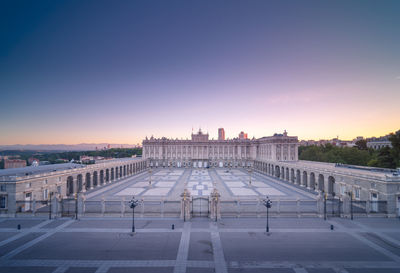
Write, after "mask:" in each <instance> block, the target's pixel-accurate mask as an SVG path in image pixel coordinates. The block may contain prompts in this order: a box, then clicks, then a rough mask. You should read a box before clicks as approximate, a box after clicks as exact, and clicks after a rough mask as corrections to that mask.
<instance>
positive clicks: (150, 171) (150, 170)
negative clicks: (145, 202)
mask: <svg viewBox="0 0 400 273" xmlns="http://www.w3.org/2000/svg"><path fill="white" fill-rule="evenodd" d="M151 173H152V169H151V167H150V169H149V175H150V177H149V187H150V188H151Z"/></svg>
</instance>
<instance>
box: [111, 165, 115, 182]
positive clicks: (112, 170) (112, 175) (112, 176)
mask: <svg viewBox="0 0 400 273" xmlns="http://www.w3.org/2000/svg"><path fill="white" fill-rule="evenodd" d="M111 181H114V168H111Z"/></svg>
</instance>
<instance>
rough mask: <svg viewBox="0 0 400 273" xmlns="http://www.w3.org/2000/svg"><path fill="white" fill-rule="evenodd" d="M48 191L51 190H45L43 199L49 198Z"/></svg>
mask: <svg viewBox="0 0 400 273" xmlns="http://www.w3.org/2000/svg"><path fill="white" fill-rule="evenodd" d="M48 192H49V191H48V189H44V190H43V200H47V198H48V197H49V196H48Z"/></svg>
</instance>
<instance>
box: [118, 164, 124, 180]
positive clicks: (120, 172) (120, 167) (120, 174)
mask: <svg viewBox="0 0 400 273" xmlns="http://www.w3.org/2000/svg"><path fill="white" fill-rule="evenodd" d="M122 175H123V172H122V166H119V178H121V177H122Z"/></svg>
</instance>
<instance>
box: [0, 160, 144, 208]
mask: <svg viewBox="0 0 400 273" xmlns="http://www.w3.org/2000/svg"><path fill="white" fill-rule="evenodd" d="M146 168H147V164H146V160H144V159H142V158H119V159H113V160H108V161H103V162H101V163H97V164H91V165H82V164H74V163H65V164H54V165H44V166H37V167H33V166H29V167H25V168H16V169H9V170H0V215H1V214H8V215H10V214H11V215H12V214H13V213H15V211H16V210H17V209H21V208H23V210H29V209H30V206H31V205H30V204H31V201H32V200H36V201H41V200H48V199H49V195H50V193H53V194H56V195H58V196H59V197H60V198H64V197H73V196H74V195H75V194H76V193H80V192H85V191H87V190H90V189H93V188H96V187H99V186H102V185H106V184H108V183H111V182H115V181H118V180H120V179H122V178H125V177H128V176H131V175H135V174H137V173H139V172H142V171H143V170H145V169H146Z"/></svg>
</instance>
